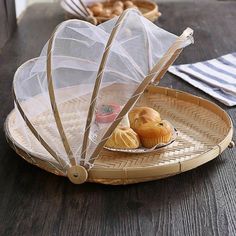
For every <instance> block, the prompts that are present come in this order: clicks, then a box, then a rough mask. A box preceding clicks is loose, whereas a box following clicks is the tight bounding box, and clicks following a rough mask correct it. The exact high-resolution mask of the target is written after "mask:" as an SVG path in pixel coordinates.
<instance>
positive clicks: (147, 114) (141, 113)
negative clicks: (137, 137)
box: [129, 107, 161, 132]
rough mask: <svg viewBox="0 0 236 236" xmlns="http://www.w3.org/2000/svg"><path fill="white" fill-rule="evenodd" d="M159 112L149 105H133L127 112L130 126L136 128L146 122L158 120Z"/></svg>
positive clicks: (159, 118)
mask: <svg viewBox="0 0 236 236" xmlns="http://www.w3.org/2000/svg"><path fill="white" fill-rule="evenodd" d="M160 121H161V117H160V114H159V112H157V111H156V110H154V109H152V108H150V107H135V108H133V109H132V110H131V111H130V112H129V122H130V127H131V128H132V129H133V130H134V131H135V132H136V129H137V128H139V127H140V126H142V125H143V124H145V123H147V122H160Z"/></svg>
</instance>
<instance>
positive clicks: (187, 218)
mask: <svg viewBox="0 0 236 236" xmlns="http://www.w3.org/2000/svg"><path fill="white" fill-rule="evenodd" d="M160 11H161V12H162V13H163V15H162V17H161V18H160V20H159V21H158V23H157V24H158V25H160V26H161V27H164V28H165V29H167V30H169V31H171V32H173V33H175V34H180V33H181V32H182V31H183V29H184V28H186V27H187V26H189V27H191V28H193V29H194V30H195V42H196V43H195V45H193V46H191V47H188V48H187V49H186V50H185V51H184V52H183V54H182V55H181V56H180V58H179V59H178V61H177V62H176V63H177V64H178V63H190V62H196V61H199V60H205V59H210V58H213V57H217V56H220V55H222V54H225V53H229V52H232V51H235V49H236V46H235V45H236V24H235V23H236V22H235V19H236V2H214V3H202V2H199V3H162V4H160ZM63 17H64V14H63V12H62V10H61V9H60V7H59V6H58V5H54V4H40V5H33V6H31V7H30V8H28V10H27V11H26V13H25V15H24V17H23V18H22V20H21V21H20V23H19V26H18V29H17V31H16V33H15V34H14V36H13V38H12V39H11V41H10V42H8V43H7V44H6V46H5V47H4V48H3V50H2V52H1V53H0V101H1V109H0V125H1V128H0V235H4V236H5V235H93V236H94V235H101V236H104V235H117V236H119V235H122V236H123V235H148V236H149V235H151V236H152V235H181V236H182V235H197V236H198V235H207V236H208V235H220V236H221V235H223V236H224V235H232V236H233V235H236V171H235V170H236V150H235V149H227V150H226V151H225V152H224V153H223V154H222V155H221V156H219V157H218V158H216V159H215V160H214V161H211V162H209V163H207V164H205V165H203V166H201V167H199V168H197V169H194V170H192V171H189V172H186V173H183V174H180V175H178V176H174V177H170V178H167V179H163V180H159V181H153V182H149V183H142V184H136V185H130V186H104V185H98V184H83V185H79V186H76V185H73V184H71V183H70V182H69V181H68V180H67V179H66V178H62V177H57V176H54V175H52V174H49V173H47V172H45V171H43V170H40V169H39V168H36V167H34V166H32V165H30V164H27V163H26V162H25V161H24V160H22V159H21V158H19V157H18V156H17V154H15V153H14V151H12V150H11V149H10V147H9V146H8V144H7V143H6V141H5V137H4V133H3V122H4V120H5V118H6V116H7V114H8V113H9V112H10V110H11V109H12V108H13V100H12V96H11V92H10V91H11V86H12V85H11V84H12V79H13V75H14V72H15V70H16V68H17V67H18V66H19V65H20V64H21V63H23V62H24V61H25V60H27V59H30V58H32V57H36V56H37V55H38V54H39V53H40V50H41V48H42V47H43V45H44V44H45V42H46V41H47V39H48V38H49V36H50V33H51V32H52V30H53V29H54V27H55V26H56V25H57V24H58V23H60V22H61V21H62V20H63ZM161 85H164V86H168V87H173V88H177V89H180V90H183V91H187V92H190V93H192V94H196V95H199V96H202V97H206V98H208V99H210V100H213V101H215V100H214V99H212V98H210V97H209V96H207V95H206V94H204V93H203V92H201V91H200V90H197V89H195V88H193V87H191V86H190V85H188V84H187V83H185V82H183V81H181V80H180V79H178V78H177V77H174V76H171V75H170V74H167V75H166V76H165V77H164V78H163V80H162V82H161ZM215 102H216V101H215ZM220 106H221V107H223V108H224V109H226V110H227V111H228V112H229V114H230V115H231V117H232V119H233V121H234V122H235V120H236V109H235V108H227V107H225V106H223V105H221V104H220ZM234 138H235V135H234Z"/></svg>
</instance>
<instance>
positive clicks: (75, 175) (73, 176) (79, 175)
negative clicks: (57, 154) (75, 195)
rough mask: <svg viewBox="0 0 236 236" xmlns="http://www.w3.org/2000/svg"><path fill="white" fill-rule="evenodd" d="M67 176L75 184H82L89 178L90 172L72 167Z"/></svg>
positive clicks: (78, 167) (81, 167) (79, 167)
mask: <svg viewBox="0 0 236 236" xmlns="http://www.w3.org/2000/svg"><path fill="white" fill-rule="evenodd" d="M67 176H68V178H69V180H70V181H71V182H72V183H73V184H82V183H84V182H86V180H87V178H88V172H87V170H86V169H85V168H84V167H83V166H72V167H70V168H69V169H68V170H67Z"/></svg>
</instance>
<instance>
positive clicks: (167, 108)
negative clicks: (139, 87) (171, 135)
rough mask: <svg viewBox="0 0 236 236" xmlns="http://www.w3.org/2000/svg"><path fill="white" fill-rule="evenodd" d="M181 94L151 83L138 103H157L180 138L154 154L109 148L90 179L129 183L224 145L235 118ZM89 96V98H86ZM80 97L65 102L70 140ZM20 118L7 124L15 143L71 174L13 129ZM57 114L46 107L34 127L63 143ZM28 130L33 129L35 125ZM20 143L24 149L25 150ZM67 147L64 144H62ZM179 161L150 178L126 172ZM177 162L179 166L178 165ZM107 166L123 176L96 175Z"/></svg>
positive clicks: (35, 161)
mask: <svg viewBox="0 0 236 236" xmlns="http://www.w3.org/2000/svg"><path fill="white" fill-rule="evenodd" d="M118 91H120V90H118ZM178 94H179V93H178V92H176V91H175V90H171V89H165V88H151V90H150V91H146V92H145V93H144V94H143V95H142V97H141V98H140V100H139V101H138V104H137V105H138V106H149V107H153V108H154V109H156V110H158V111H159V112H160V114H161V116H162V118H163V119H167V120H169V121H170V122H171V123H172V124H173V125H174V126H175V128H176V129H177V130H178V137H177V139H176V141H175V142H174V143H172V144H171V145H169V146H167V147H164V148H162V149H159V150H157V151H156V152H154V153H148V154H126V153H115V152H111V151H107V150H105V149H104V150H103V151H102V153H101V154H100V157H99V158H98V159H97V160H96V161H95V163H94V164H95V165H94V167H93V168H92V169H91V171H90V175H89V179H88V181H90V182H99V183H105V184H129V183H136V182H142V181H148V180H153V179H159V178H164V177H167V176H170V175H174V174H176V173H180V172H181V165H179V164H180V163H182V162H185V161H187V160H190V161H191V160H194V159H196V158H198V157H199V156H201V155H202V154H203V153H207V152H208V151H209V150H211V149H212V148H213V147H215V146H217V145H219V143H221V142H222V140H224V138H225V137H226V136H227V135H228V133H229V131H230V129H231V127H230V121H227V115H226V114H224V113H222V117H221V115H219V114H221V112H222V111H221V110H219V111H217V110H216V112H213V111H214V110H215V108H214V106H213V105H212V106H213V107H212V108H211V109H210V110H209V109H208V108H206V107H203V106H200V105H198V104H197V103H200V102H201V101H202V99H201V98H197V97H194V99H192V98H193V96H191V95H186V96H182V97H181V99H180V98H178ZM119 95H120V96H122V94H121V92H117V94H116V96H119ZM106 96H107V98H108V99H109V97H110V96H114V94H112V95H111V94H106ZM176 97H177V98H176ZM179 97H180V96H179ZM186 100H187V101H186ZM198 100H199V101H198ZM85 101H86V100H84V101H83V102H85ZM189 101H190V102H189ZM79 102H81V100H80V101H78V100H71V101H69V102H66V103H64V104H63V105H60V109H61V111H63V112H62V113H61V116H62V117H61V118H62V120H63V121H64V128H65V132H66V133H67V135H68V139H70V140H75V139H73V135H75V134H74V132H75V127H78V125H79V122H80V121H79V118H80V112H79V111H78V109H77V107H78V104H79ZM211 110H212V111H211ZM15 118H16V116H15V113H12V115H11V116H10V118H9V119H8V123H7V128H6V129H7V130H8V134H9V136H10V137H14V142H15V143H17V145H16V144H15V145H14V146H15V149H16V151H17V152H18V153H19V154H20V155H21V156H23V157H24V158H25V159H26V160H27V161H29V162H30V163H32V164H36V165H38V166H39V167H41V168H43V169H46V170H47V171H50V172H53V173H55V174H60V175H65V173H64V174H63V173H59V172H58V171H55V168H53V167H52V165H55V163H54V159H53V158H51V157H50V156H49V154H48V153H47V152H46V151H45V149H44V148H43V147H41V145H40V144H39V143H38V141H37V140H36V139H35V138H34V137H33V136H32V139H31V141H32V146H31V147H30V146H26V145H27V142H25V140H26V139H25V135H24V133H22V132H21V131H20V130H17V129H15V130H13V129H11V128H10V127H14V125H13V123H14V122H15ZM53 119H54V118H53V116H52V115H49V114H48V113H47V112H45V113H44V115H43V116H40V117H38V118H37V119H35V120H34V126H36V128H37V130H40V131H41V132H44V135H46V136H47V138H48V139H54V140H55V143H57V144H58V143H60V140H57V137H58V135H57V136H55V130H54V129H52V127H51V124H52V123H53V122H54V120H53ZM12 122H13V123H12ZM27 132H30V130H28V131H27ZM76 135H77V134H76ZM77 136H78V135H77ZM11 140H12V138H11ZM76 145H77V143H73V145H72V149H73V150H75V149H76ZM19 147H21V148H20V149H19ZM61 148H63V147H62V146H61ZM22 149H25V150H31V152H30V153H31V154H32V155H29V154H26V153H23V150H22ZM222 151H223V150H222ZM218 154H219V153H218ZM40 156H41V157H42V158H43V159H45V160H50V161H51V163H48V162H46V161H42V160H40V159H39V158H37V157H40ZM175 165H176V168H174V170H170V171H164V172H163V173H162V172H160V173H158V171H157V172H156V174H155V175H154V176H148V174H147V176H146V177H142V175H141V177H138V176H137V177H136V178H131V177H127V176H126V175H128V173H129V171H132V169H137V168H138V169H140V170H142V169H143V171H144V172H147V171H148V169H146V168H149V167H151V168H152V167H160V168H162V167H163V168H165V167H166V166H175ZM177 165H178V166H179V167H177ZM57 167H58V166H57ZM104 170H105V171H107V170H108V171H115V172H117V173H119V172H120V178H113V177H112V176H111V177H110V178H107V177H106V178H100V177H99V176H100V175H99V176H97V177H96V173H97V172H102V171H104ZM165 172H166V173H165Z"/></svg>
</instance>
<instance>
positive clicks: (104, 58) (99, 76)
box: [81, 10, 128, 165]
mask: <svg viewBox="0 0 236 236" xmlns="http://www.w3.org/2000/svg"><path fill="white" fill-rule="evenodd" d="M127 13H128V11H127V10H126V11H124V12H123V13H122V14H121V15H120V17H119V18H118V19H117V21H116V24H115V26H114V27H113V29H112V32H111V34H110V37H109V39H108V41H107V44H106V47H105V49H104V54H103V56H102V60H101V63H100V66H99V69H98V73H97V78H96V82H95V85H94V90H93V94H92V97H91V101H90V107H89V111H88V116H87V121H86V126H85V133H84V139H83V145H82V151H81V159H82V161H81V164H82V165H83V164H84V161H83V160H85V158H86V150H87V147H88V138H89V132H90V127H91V123H92V119H93V115H94V111H95V105H96V101H97V95H98V91H99V88H100V85H101V82H102V78H103V72H104V68H105V66H106V62H107V59H108V56H109V52H110V48H111V45H112V43H113V40H114V38H115V36H116V34H117V31H118V29H119V28H120V25H121V24H122V21H123V20H124V19H125V16H126V15H127Z"/></svg>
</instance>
